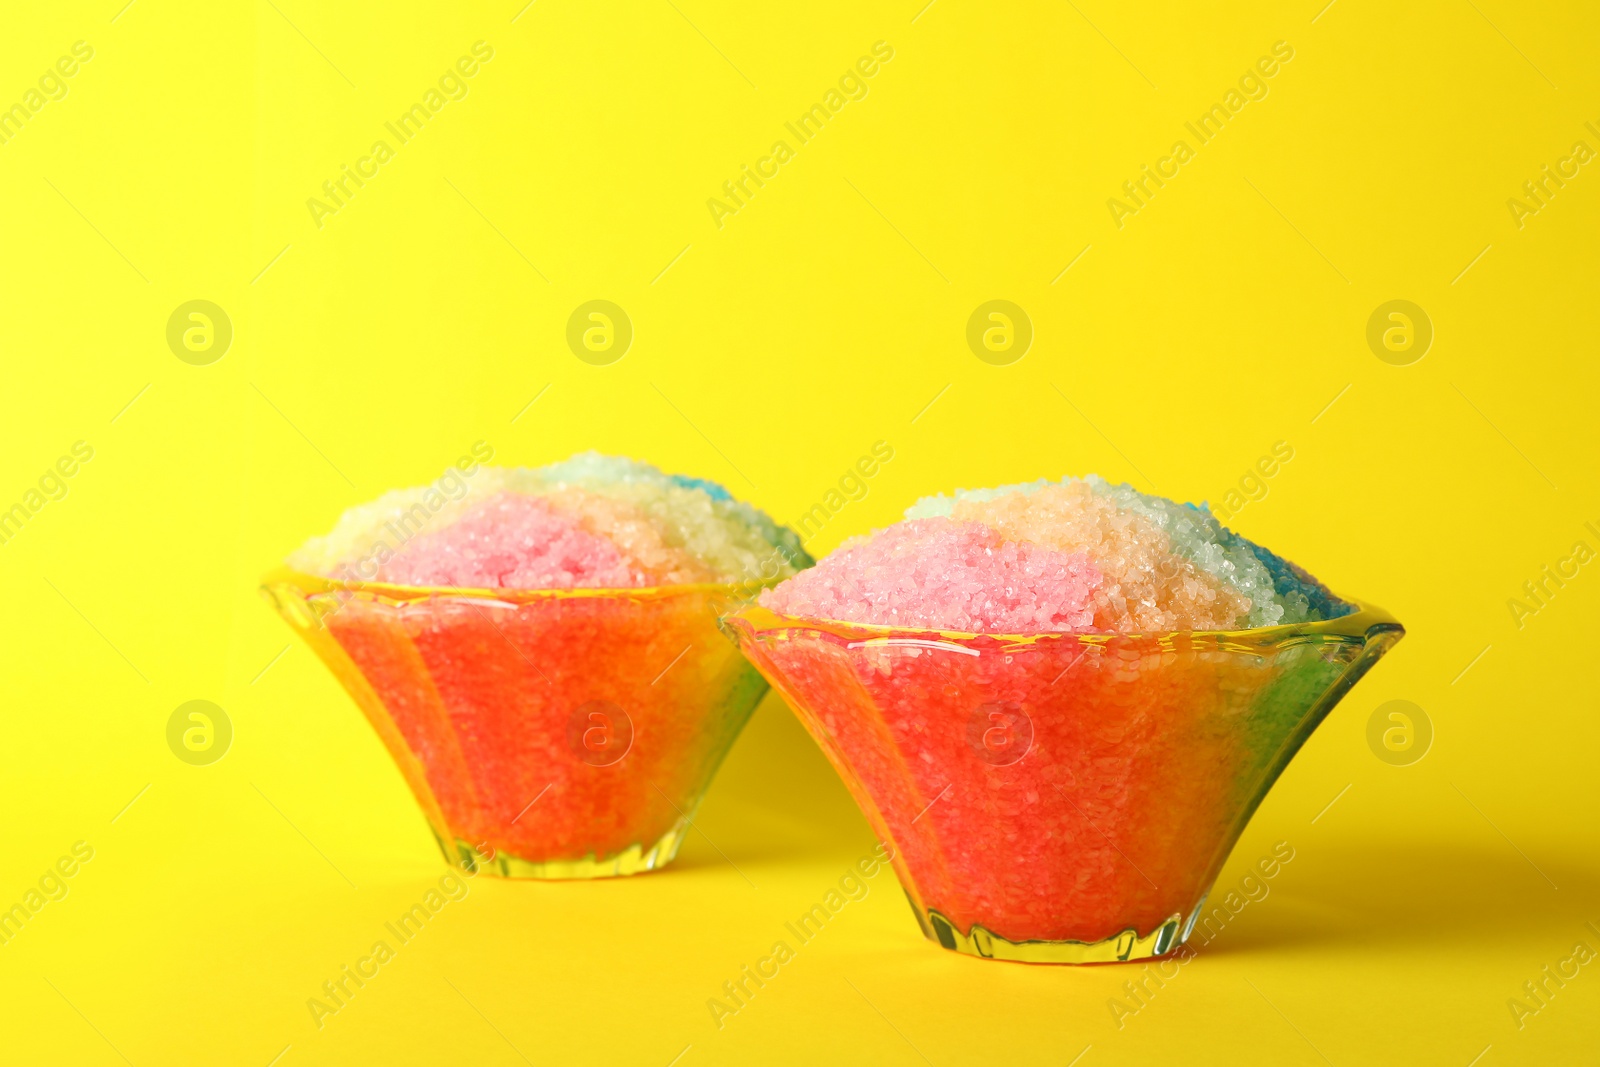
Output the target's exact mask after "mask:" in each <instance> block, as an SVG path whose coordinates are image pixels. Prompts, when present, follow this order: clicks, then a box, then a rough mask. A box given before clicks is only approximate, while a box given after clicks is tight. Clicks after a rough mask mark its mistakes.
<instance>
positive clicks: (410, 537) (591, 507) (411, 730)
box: [265, 446, 811, 878]
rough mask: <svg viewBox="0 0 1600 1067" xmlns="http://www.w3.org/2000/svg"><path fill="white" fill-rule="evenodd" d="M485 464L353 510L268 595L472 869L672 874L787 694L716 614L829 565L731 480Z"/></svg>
mask: <svg viewBox="0 0 1600 1067" xmlns="http://www.w3.org/2000/svg"><path fill="white" fill-rule="evenodd" d="M484 447H485V448H486V447H487V446H484ZM491 454H492V453H491ZM482 458H484V457H482V456H479V455H477V454H476V453H475V455H474V456H465V457H462V461H461V462H460V463H458V464H457V465H456V467H455V468H454V469H452V470H451V471H448V472H447V473H446V475H445V477H443V478H440V479H439V480H438V481H437V482H435V483H434V484H432V485H428V486H421V487H418V488H415V489H402V490H396V491H393V492H390V493H387V494H385V495H384V496H382V497H380V498H378V499H377V500H375V501H373V502H371V503H368V504H363V505H359V506H357V507H353V508H351V509H350V510H349V511H347V512H345V514H344V515H343V516H342V517H341V518H340V519H339V521H338V523H337V524H336V525H335V527H334V529H333V530H332V531H331V532H330V533H328V534H327V535H325V536H322V537H314V538H312V539H311V540H310V541H308V542H307V543H306V544H305V545H304V546H303V547H302V548H301V549H299V550H298V551H297V552H295V553H294V554H293V555H291V556H290V558H289V564H290V566H289V568H288V569H285V570H282V571H280V572H278V573H276V574H274V575H272V576H271V577H269V579H268V580H267V582H266V586H265V588H266V591H267V592H268V594H269V595H270V596H271V597H272V599H273V600H274V602H275V604H276V606H277V607H278V609H279V611H280V612H281V613H282V614H283V615H284V617H285V618H286V619H288V620H289V621H290V623H291V624H292V625H294V626H295V628H296V629H298V630H299V631H300V632H301V633H302V635H303V636H305V637H306V639H307V640H308V642H309V643H310V644H311V646H312V648H313V649H314V650H315V651H316V652H317V653H318V655H319V656H321V658H322V659H323V660H324V661H325V662H326V663H327V664H328V665H329V667H330V668H332V670H333V671H334V673H335V675H336V676H337V677H338V678H339V680H340V681H341V682H342V683H343V684H344V686H345V688H346V689H347V690H349V692H350V693H351V695H352V696H353V697H354V698H355V700H356V702H357V703H358V704H359V705H360V706H361V708H362V710H363V712H364V713H365V714H366V716H367V718H368V719H369V721H370V722H371V723H372V725H373V727H374V728H375V729H376V730H377V732H378V735H379V737H380V738H381V739H382V740H383V741H384V743H385V745H386V746H387V747H388V749H389V751H390V753H391V755H392V756H393V757H394V759H395V761H396V762H397V764H398V765H399V767H400V769H401V772H402V773H403V774H404V776H405V777H406V779H407V782H408V784H409V785H410V786H411V789H412V791H413V792H414V793H415V795H416V796H417V799H418V801H419V803H420V804H421V806H422V808H423V811H424V814H425V815H426V816H427V818H428V821H429V824H430V826H431V827H432V828H433V830H434V833H435V835H436V836H437V838H438V840H439V844H440V846H441V847H442V848H443V849H444V851H445V854H446V856H447V857H449V858H450V859H452V861H456V862H461V863H463V864H465V865H467V866H468V867H471V868H476V869H483V870H487V871H490V872H493V873H498V874H503V875H507V876H513V877H536V878H585V877H600V876H605V875H612V874H632V873H635V872H637V871H643V870H650V869H652V868H655V867H659V866H661V865H662V864H665V863H667V862H668V861H670V860H671V859H672V857H673V856H674V855H675V854H676V852H677V849H678V845H679V843H680V842H681V840H682V836H683V834H684V832H685V830H686V828H687V826H688V821H689V819H690V818H691V817H692V815H693V812H694V809H695V807H696V806H697V805H698V803H699V801H700V798H701V796H702V795H703V794H704V792H705V789H706V787H707V785H709V783H710V780H711V777H712V775H713V774H714V773H715V771H716V768H717V765H718V764H719V763H720V762H721V760H722V758H723V756H724V755H725V754H726V753H727V751H728V748H729V747H730V746H731V745H732V743H733V740H734V738H735V737H737V735H738V733H739V730H740V729H741V728H742V727H743V726H744V723H745V721H746V720H747V719H748V718H749V715H750V713H751V711H752V710H754V707H755V705H756V703H757V702H758V701H759V700H760V698H761V696H762V694H763V693H764V692H765V691H766V688H767V686H766V683H765V682H764V681H763V680H762V678H761V676H760V675H759V674H757V673H756V672H755V671H754V670H753V669H752V668H751V666H750V665H749V664H748V663H747V662H746V661H745V659H744V658H743V657H742V656H741V655H740V654H739V651H738V649H737V648H736V647H735V646H734V645H733V644H732V643H731V642H729V641H728V640H727V639H726V637H725V636H724V635H723V634H722V633H720V632H719V630H718V623H717V620H718V616H719V615H720V614H721V613H722V612H724V611H726V610H728V609H729V608H731V607H735V606H737V605H738V604H740V603H742V602H743V601H744V600H746V599H748V598H749V596H751V595H753V594H754V592H755V591H756V590H758V589H760V588H761V587H762V586H763V585H764V584H769V583H771V582H773V581H776V580H779V579H781V578H785V577H789V576H792V575H794V574H795V573H797V571H798V570H799V569H801V568H803V567H806V566H809V565H810V564H811V559H810V557H809V556H807V555H806V553H805V552H804V550H803V549H802V548H801V547H800V542H799V539H798V538H797V537H796V536H795V535H794V534H793V533H792V532H791V531H789V530H788V529H785V528H782V527H779V526H777V525H776V524H774V523H773V522H772V520H771V519H769V518H768V517H767V516H766V515H764V514H763V513H761V512H760V511H758V510H756V509H755V508H753V507H751V506H750V505H748V504H744V503H741V502H739V501H736V500H734V499H732V497H731V496H730V495H729V494H728V492H727V491H726V490H725V489H723V488H722V487H721V486H719V485H716V484H714V483H712V482H707V481H702V480H700V479H695V478H685V477H681V476H676V475H667V474H664V473H662V472H661V471H660V470H658V469H656V468H655V467H652V466H650V465H648V464H644V463H639V462H635V461H633V460H627V459H619V458H614V457H607V456H601V455H598V454H595V453H586V454H583V455H579V456H575V457H573V458H572V459H569V460H567V461H565V462H562V463H556V464H551V465H549V466H546V467H541V468H537V469H503V468H494V467H487V466H483V465H482V464H481V463H480V462H477V461H476V460H477V459H482Z"/></svg>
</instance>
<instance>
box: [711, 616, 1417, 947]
mask: <svg viewBox="0 0 1600 1067" xmlns="http://www.w3.org/2000/svg"><path fill="white" fill-rule="evenodd" d="M725 625H727V626H728V627H729V628H730V629H731V630H732V631H733V633H734V634H735V635H736V636H737V637H738V639H739V643H740V645H741V647H742V648H743V649H744V652H745V655H747V656H748V657H749V658H750V660H751V661H752V662H753V663H754V664H755V665H756V667H757V668H758V669H759V670H760V671H761V673H762V674H763V675H765V676H766V678H767V680H768V681H770V682H771V683H772V685H773V686H774V687H775V688H776V689H777V690H778V691H779V692H780V693H782V694H783V696H784V697H785V699H787V701H788V702H789V704H790V705H791V706H792V707H793V708H794V710H795V711H796V712H797V713H798V714H799V716H800V719H801V721H802V722H804V724H805V726H806V728H807V729H808V730H809V731H810V733H811V734H812V736H813V737H815V738H816V740H817V742H818V743H819V744H820V745H821V747H822V749H823V751H824V752H825V753H826V754H827V755H828V758H829V759H830V760H831V761H832V762H833V765H834V767H835V768H836V769H837V770H838V771H839V774H840V775H841V777H843V779H844V781H845V784H846V785H847V786H848V787H849V789H850V791H851V793H852V794H853V795H854V797H855V799H856V802H857V803H858V804H859V805H860V806H861V809H862V811H863V812H864V813H865V814H866V816H867V818H868V820H869V821H870V822H871V823H872V826H873V829H874V830H875V831H876V832H877V833H878V835H879V837H880V838H881V839H882V840H884V841H885V842H888V843H889V844H891V845H892V846H893V848H894V857H895V858H894V865H895V870H896V872H897V873H898V874H899V876H900V881H901V884H902V885H903V886H904V887H905V890H906V895H907V896H908V897H909V898H910V900H911V907H912V910H913V911H914V912H915V913H916V916H917V921H918V922H919V923H921V925H922V929H923V933H924V934H925V935H926V936H927V937H929V938H930V939H932V940H935V941H937V942H938V943H939V944H941V945H943V946H944V947H945V948H947V949H953V950H955V951H958V952H963V953H967V954H970V955H976V956H984V957H988V958H993V959H1009V960H1022V961H1026V962H1034V963H1097V962H1110V961H1115V960H1129V959H1141V958H1145V957H1150V956H1159V955H1163V954H1165V953H1168V952H1171V951H1172V950H1174V949H1175V948H1177V946H1179V945H1180V944H1182V943H1183V941H1184V940H1185V939H1186V938H1187V937H1188V936H1189V931H1190V930H1191V928H1192V927H1193V925H1194V921H1195V917H1196V916H1197V915H1198V914H1199V913H1200V911H1201V909H1202V907H1203V905H1204V900H1205V896H1206V893H1207V891H1208V890H1209V889H1210V886H1211V883H1212V882H1213V881H1214V880H1215V878H1216V876H1217V872H1218V871H1219V870H1220V869H1221V867H1222V863H1223V861H1224V860H1225V859H1226V858H1227V855H1228V852H1229V851H1230V850H1231V849H1232V847H1233V844H1234V842H1235V841H1237V840H1238V838H1239V834H1240V833H1241V832H1242V831H1243V829H1244V826H1245V823H1246V822H1247V821H1248V820H1249V818H1250V816H1251V814H1252V813H1253V812H1254V811H1255V809H1256V807H1257V805H1259V804H1260V803H1261V800H1262V798H1263V797H1264V796H1265V795H1266V792H1267V790H1268V789H1269V788H1270V787H1271V786H1272V783H1273V782H1274V781H1275V780H1276V779H1277V777H1278V775H1279V773H1280V772H1282V770H1283V768H1284V766H1285V765H1286V764H1287V763H1288V762H1289V760H1290V758H1291V757H1292V756H1293V755H1294V754H1295V752H1296V751H1298V750H1299V748H1300V746H1301V745H1302V744H1304V743H1305V740H1306V738H1307V737H1308V736H1310V734H1311V731H1312V730H1314V729H1315V728H1316V726H1317V724H1318V723H1320V722H1321V721H1322V719H1323V717H1324V716H1326V715H1327V714H1328V712H1329V710H1331V709H1332V708H1333V706H1334V705H1335V704H1336V703H1338V701H1339V699H1340V698H1341V697H1342V696H1344V694H1345V693H1346V692H1347V691H1348V690H1349V688H1350V687H1351V686H1352V685H1354V684H1355V682H1356V681H1357V680H1358V679H1359V678H1360V677H1361V676H1362V674H1364V673H1365V672H1366V671H1367V670H1368V669H1369V668H1370V667H1371V666H1372V664H1373V663H1374V662H1376V661H1377V659H1378V657H1379V656H1381V655H1382V654H1383V653H1384V652H1385V651H1387V650H1388V649H1389V647H1390V646H1391V645H1393V644H1394V643H1395V642H1396V641H1398V640H1399V639H1400V637H1401V636H1402V634H1403V633H1404V630H1403V628H1402V627H1401V626H1400V624H1399V623H1398V622H1396V621H1395V620H1394V619H1393V618H1392V617H1390V616H1389V615H1388V614H1387V613H1385V612H1384V611H1383V610H1381V609H1379V608H1375V607H1372V606H1370V605H1359V604H1358V605H1355V611H1354V612H1353V613H1351V614H1349V615H1345V616H1343V617H1342V618H1338V619H1333V620H1328V621H1323V622H1315V623H1306V624H1302V625H1294V626H1275V627H1268V628H1262V629H1255V630H1242V631H1234V632H1226V633H1223V632H1218V633H1160V634H1034V635H977V634H961V633H949V632H942V631H920V630H903V629H896V628H892V627H886V626H871V625H859V624H851V623H838V622H823V621H817V620H807V619H798V618H790V617H786V616H781V615H776V614H774V613H772V612H770V611H767V610H766V609H764V608H761V607H759V606H755V605H747V606H746V607H744V608H743V609H741V610H739V611H737V612H735V613H733V614H732V615H731V616H729V618H728V619H726V620H725Z"/></svg>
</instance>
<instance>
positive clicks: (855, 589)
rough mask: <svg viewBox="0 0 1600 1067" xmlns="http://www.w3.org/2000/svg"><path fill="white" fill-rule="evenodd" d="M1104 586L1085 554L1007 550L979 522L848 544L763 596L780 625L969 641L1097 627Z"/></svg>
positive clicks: (917, 526) (1017, 546)
mask: <svg viewBox="0 0 1600 1067" xmlns="http://www.w3.org/2000/svg"><path fill="white" fill-rule="evenodd" d="M1101 581H1102V577H1101V574H1100V571H1099V569H1098V568H1096V567H1095V565H1094V564H1093V563H1091V562H1090V561H1089V557H1088V556H1087V555H1085V554H1084V553H1082V552H1070V553H1069V552H1058V551H1056V550H1054V549H1050V548H1046V547H1044V546H1042V545H1038V544H1034V543H1032V542H1029V541H1007V540H1005V539H1004V538H1002V537H1001V535H1000V534H999V532H997V531H996V530H994V529H991V528H990V527H988V526H985V525H983V524H981V523H975V522H957V521H955V520H952V519H946V518H931V519H913V520H910V521H906V522H900V523H896V524H895V525H893V526H890V527H889V528H888V529H885V530H881V531H879V532H878V533H876V534H874V535H873V536H872V537H870V538H866V537H859V538H853V539H851V540H849V541H846V542H845V543H844V544H843V545H841V546H840V547H839V548H838V549H837V550H835V551H834V552H833V553H831V554H830V555H829V556H827V558H825V559H823V560H822V561H821V562H820V563H818V564H817V565H816V566H815V567H812V568H810V569H809V570H804V571H801V572H800V573H799V574H797V575H795V576H794V577H793V578H790V579H789V580H788V581H786V582H784V583H783V584H781V585H779V586H777V587H776V588H774V589H769V590H767V591H765V592H763V593H762V594H761V604H762V605H763V606H764V607H766V608H768V609H769V610H772V611H776V612H778V613H779V614H783V615H793V616H800V617H803V618H816V619H838V620H840V621H843V622H864V623H876V624H879V625H885V626H901V627H908V628H912V629H924V630H959V631H962V632H965V633H1060V632H1072V631H1080V630H1087V629H1090V628H1092V627H1093V625H1094V609H1093V601H1094V593H1095V590H1096V589H1097V588H1098V587H1099V585H1100V583H1101Z"/></svg>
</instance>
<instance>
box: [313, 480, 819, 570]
mask: <svg viewBox="0 0 1600 1067" xmlns="http://www.w3.org/2000/svg"><path fill="white" fill-rule="evenodd" d="M443 485H444V480H443V479H441V482H440V483H439V484H438V485H426V486H418V487H416V488H412V489H396V490H394V491H392V492H389V493H385V494H384V495H383V496H381V497H379V498H378V499H377V500H375V501H372V502H371V503H368V504H360V505H357V506H356V507H353V508H351V509H349V510H348V511H346V512H345V513H344V515H342V516H341V517H340V519H339V522H338V524H337V525H336V526H335V527H334V529H333V531H332V532H331V533H329V534H327V535H326V536H324V537H313V538H311V540H309V541H307V542H306V544H305V545H304V546H303V547H302V548H301V549H300V550H299V551H298V552H296V553H294V554H293V555H292V556H290V557H289V563H290V565H291V566H293V567H295V568H296V569H298V570H301V571H304V572H305V573H307V574H319V575H323V576H326V577H330V578H341V579H345V580H362V581H381V582H392V583H395V584H398V585H419V586H465V587H471V588H488V589H573V588H622V587H642V586H656V585H682V584H691V583H698V582H740V581H752V580H756V579H757V578H760V579H771V578H774V577H787V576H788V575H791V574H794V573H795V571H796V570H797V569H798V568H799V567H804V566H807V565H809V564H810V562H811V559H810V557H809V556H807V555H806V554H805V552H804V550H803V549H801V547H800V540H799V538H798V537H797V536H796V535H795V534H794V532H793V531H791V530H789V529H787V528H785V527H781V526H778V525H777V524H776V523H774V522H773V521H772V520H771V519H770V518H768V517H767V516H766V515H765V514H764V513H762V512H761V511H758V510H757V509H755V508H753V507H751V506H750V505H749V504H745V503H742V502H740V501H737V500H734V499H733V498H732V497H731V496H730V495H729V493H728V491H727V490H726V489H724V488H723V487H722V486H720V485H717V484H716V483H714V482H708V481H705V480H703V479H698V478H686V477H682V476H680V475H669V474H663V473H662V472H661V470H659V469H658V468H656V467H653V466H651V465H650V464H648V463H640V462H638V461H637V460H631V459H624V458H620V457H616V456H603V455H601V454H599V453H597V452H585V453H580V454H579V455H576V456H573V457H572V458H571V459H568V460H565V461H563V462H561V463H553V464H550V465H549V466H546V467H538V468H531V469H530V468H502V467H479V468H477V469H475V470H474V471H473V472H472V474H471V475H470V476H469V477H467V478H461V477H457V478H455V479H453V481H452V482H451V487H450V489H449V491H448V492H446V491H444V490H442V488H441V487H442V486H443Z"/></svg>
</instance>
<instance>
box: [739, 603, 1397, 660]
mask: <svg viewBox="0 0 1600 1067" xmlns="http://www.w3.org/2000/svg"><path fill="white" fill-rule="evenodd" d="M1339 599H1340V600H1341V601H1343V602H1344V603H1346V604H1349V605H1350V606H1351V607H1352V608H1353V609H1354V610H1353V611H1351V612H1349V613H1348V614H1345V615H1340V616H1339V617H1337V618H1333V619H1319V620H1317V621H1316V622H1300V623H1286V624H1282V625H1278V626H1258V627H1254V628H1251V629H1245V630H1149V631H1136V630H1127V631H1116V632H1111V633H1077V632H1071V631H1048V632H1040V633H1021V634H1015V633H969V632H966V631H961V630H938V629H931V628H926V627H911V626H891V625H887V624H884V623H867V622H846V621H843V620H839V619H812V618H804V617H801V616H795V615H783V614H779V613H778V612H775V611H771V610H769V609H767V608H764V607H761V606H760V605H757V604H750V605H746V606H745V607H742V608H740V609H739V610H737V611H734V612H731V613H730V614H729V615H728V616H727V620H728V621H730V622H737V623H742V624H743V627H747V628H748V629H749V632H750V634H751V635H752V636H755V635H757V634H766V633H773V632H778V631H784V630H811V631H816V632H820V633H824V634H828V635H830V636H833V637H837V638H842V639H845V640H849V641H861V642H862V643H871V644H888V643H899V642H916V643H918V644H926V643H928V641H929V639H930V638H931V639H933V640H935V641H938V642H941V643H946V644H954V645H959V646H963V647H964V646H967V645H971V644H977V645H982V646H984V647H992V646H996V645H998V646H1002V647H1004V648H1015V647H1019V646H1028V645H1034V644H1038V643H1040V642H1045V641H1074V642H1077V643H1078V644H1087V645H1107V644H1110V643H1111V642H1113V641H1118V640H1124V641H1126V640H1141V641H1149V640H1156V641H1160V642H1162V643H1171V642H1172V641H1174V640H1176V639H1178V638H1188V639H1189V640H1190V641H1200V642H1202V643H1209V642H1216V643H1218V644H1220V645H1223V646H1244V647H1254V648H1259V647H1264V646H1273V645H1282V644H1284V643H1286V642H1290V641H1295V640H1305V639H1317V638H1339V639H1343V640H1352V641H1362V642H1366V641H1368V640H1371V639H1372V638H1373V637H1374V636H1376V635H1377V634H1379V633H1387V632H1393V633H1398V634H1404V633H1405V627H1404V626H1403V625H1401V623H1400V621H1399V620H1398V619H1396V618H1395V617H1394V616H1393V615H1391V614H1389V613H1388V612H1387V611H1385V610H1384V609H1383V608H1380V607H1378V606H1377V605H1375V604H1372V603H1369V602H1366V601H1361V600H1353V599H1350V598H1347V597H1341V598H1339Z"/></svg>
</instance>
